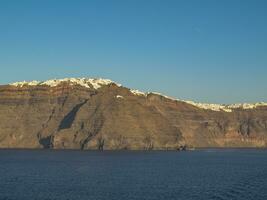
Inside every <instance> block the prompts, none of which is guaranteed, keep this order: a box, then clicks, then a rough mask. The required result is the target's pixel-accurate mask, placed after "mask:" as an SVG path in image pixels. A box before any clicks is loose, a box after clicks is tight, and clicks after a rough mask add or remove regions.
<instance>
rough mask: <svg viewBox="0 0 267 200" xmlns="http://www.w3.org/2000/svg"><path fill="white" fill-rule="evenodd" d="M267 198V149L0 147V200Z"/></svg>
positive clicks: (247, 199) (248, 199)
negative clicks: (163, 149)
mask: <svg viewBox="0 0 267 200" xmlns="http://www.w3.org/2000/svg"><path fill="white" fill-rule="evenodd" d="M17 199H18V200H34V199H36V200H68V199H70V200H132V199H133V200H172V199H173V200H216V199H218V200H231V199H232V200H250V199H251V200H267V150H264V149H199V150H194V151H184V152H178V151H78V150H7V149H2V150H0V200H17Z"/></svg>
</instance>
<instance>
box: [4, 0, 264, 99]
mask: <svg viewBox="0 0 267 200" xmlns="http://www.w3.org/2000/svg"><path fill="white" fill-rule="evenodd" d="M266 10H267V1H266V0H201V1H199V0H97V1H94V0H90V1H87V0H72V1H70V0H23V1H21V0H0V84H7V83H11V82H15V81H23V80H27V81H30V80H47V79H53V78H65V77H91V78H93V77H102V78H108V79H111V80H113V81H115V82H118V83H121V84H123V85H124V86H126V87H129V88H134V89H139V90H141V91H157V92H161V93H163V94H165V95H168V96H172V97H176V98H179V99H184V100H194V101H198V102H207V103H237V102H240V103H242V102H261V101H265V102H267V12H266Z"/></svg>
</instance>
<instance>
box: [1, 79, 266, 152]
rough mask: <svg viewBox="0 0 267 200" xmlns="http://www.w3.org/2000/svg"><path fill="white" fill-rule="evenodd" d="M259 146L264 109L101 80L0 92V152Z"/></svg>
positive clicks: (31, 84) (6, 87)
mask: <svg viewBox="0 0 267 200" xmlns="http://www.w3.org/2000/svg"><path fill="white" fill-rule="evenodd" d="M266 141H267V106H266V104H265V103H258V104H237V105H216V104H197V103H194V102H188V101H182V100H175V99H171V98H169V97H166V96H163V95H161V94H157V93H142V92H139V91H136V90H130V89H128V88H125V87H122V86H121V85H119V84H116V83H114V82H112V81H110V80H106V79H61V80H49V81H46V82H38V81H33V82H18V83H13V84H10V85H4V86H0V147H1V148H68V149H70V148H72V149H177V148H178V147H179V146H181V145H185V144H186V145H189V146H194V147H266Z"/></svg>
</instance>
